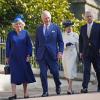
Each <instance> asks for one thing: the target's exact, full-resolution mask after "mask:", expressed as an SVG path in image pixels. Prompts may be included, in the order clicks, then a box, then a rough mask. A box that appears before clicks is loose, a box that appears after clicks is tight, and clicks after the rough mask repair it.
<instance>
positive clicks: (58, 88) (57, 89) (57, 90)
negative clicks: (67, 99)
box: [56, 86, 61, 95]
mask: <svg viewBox="0 0 100 100" xmlns="http://www.w3.org/2000/svg"><path fill="white" fill-rule="evenodd" d="M56 93H57V95H59V94H60V93H61V88H60V86H59V87H57V88H56Z"/></svg>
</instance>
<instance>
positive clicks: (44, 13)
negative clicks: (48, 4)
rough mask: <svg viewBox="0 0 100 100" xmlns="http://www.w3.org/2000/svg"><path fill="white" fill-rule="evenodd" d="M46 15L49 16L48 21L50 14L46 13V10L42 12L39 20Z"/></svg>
mask: <svg viewBox="0 0 100 100" xmlns="http://www.w3.org/2000/svg"><path fill="white" fill-rule="evenodd" d="M46 15H47V16H49V17H50V19H51V14H50V12H49V11H47V10H44V11H43V12H42V14H41V18H42V19H43V18H44V17H45V16H46Z"/></svg>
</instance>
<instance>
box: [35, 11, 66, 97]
mask: <svg viewBox="0 0 100 100" xmlns="http://www.w3.org/2000/svg"><path fill="white" fill-rule="evenodd" d="M41 18H42V21H43V24H42V25H40V26H39V27H38V28H37V30H36V39H35V56H36V59H37V62H38V64H39V67H40V78H41V83H42V88H43V94H42V96H43V97H45V96H48V82H47V70H48V69H50V72H51V74H52V75H53V78H54V82H55V86H56V93H57V94H60V91H61V88H60V85H61V82H60V80H59V67H58V60H59V59H61V58H62V53H63V49H64V43H63V40H62V35H61V31H60V28H59V27H58V26H57V25H55V24H53V23H51V14H50V13H49V12H48V11H43V12H42V14H41Z"/></svg>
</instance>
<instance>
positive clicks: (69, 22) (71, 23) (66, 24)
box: [63, 20, 74, 28]
mask: <svg viewBox="0 0 100 100" xmlns="http://www.w3.org/2000/svg"><path fill="white" fill-rule="evenodd" d="M73 24H74V23H73V22H71V21H70V20H67V21H65V22H63V26H64V28H66V27H68V26H71V25H73Z"/></svg>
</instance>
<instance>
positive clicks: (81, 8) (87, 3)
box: [68, 0, 100, 20]
mask: <svg viewBox="0 0 100 100" xmlns="http://www.w3.org/2000/svg"><path fill="white" fill-rule="evenodd" d="M68 1H69V3H70V9H71V11H72V12H73V13H74V14H75V17H76V18H78V19H82V14H84V13H85V11H87V10H91V11H92V12H93V15H94V18H95V19H97V20H100V0H68Z"/></svg>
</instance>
